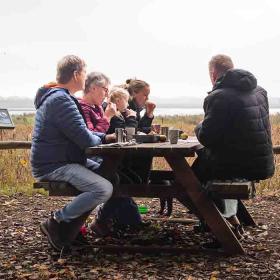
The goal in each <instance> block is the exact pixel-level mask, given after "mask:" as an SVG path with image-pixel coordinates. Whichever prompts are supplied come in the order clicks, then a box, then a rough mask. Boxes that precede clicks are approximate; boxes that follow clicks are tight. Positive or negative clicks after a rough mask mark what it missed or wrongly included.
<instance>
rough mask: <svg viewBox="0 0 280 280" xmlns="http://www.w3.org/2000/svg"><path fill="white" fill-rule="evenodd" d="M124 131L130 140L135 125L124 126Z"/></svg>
mask: <svg viewBox="0 0 280 280" xmlns="http://www.w3.org/2000/svg"><path fill="white" fill-rule="evenodd" d="M125 131H126V139H127V141H131V140H132V139H133V135H134V134H135V127H126V128H125Z"/></svg>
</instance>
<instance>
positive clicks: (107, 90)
mask: <svg viewBox="0 0 280 280" xmlns="http://www.w3.org/2000/svg"><path fill="white" fill-rule="evenodd" d="M100 87H101V88H103V89H104V91H105V93H106V94H107V93H108V92H109V89H108V88H106V87H102V86H100Z"/></svg>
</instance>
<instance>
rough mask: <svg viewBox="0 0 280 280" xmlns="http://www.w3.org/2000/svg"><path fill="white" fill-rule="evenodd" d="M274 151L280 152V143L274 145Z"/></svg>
mask: <svg viewBox="0 0 280 280" xmlns="http://www.w3.org/2000/svg"><path fill="white" fill-rule="evenodd" d="M273 152H274V154H280V145H279V146H273Z"/></svg>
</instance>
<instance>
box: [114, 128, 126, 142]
mask: <svg viewBox="0 0 280 280" xmlns="http://www.w3.org/2000/svg"><path fill="white" fill-rule="evenodd" d="M115 133H116V140H117V142H126V132H125V129H124V128H116V129H115Z"/></svg>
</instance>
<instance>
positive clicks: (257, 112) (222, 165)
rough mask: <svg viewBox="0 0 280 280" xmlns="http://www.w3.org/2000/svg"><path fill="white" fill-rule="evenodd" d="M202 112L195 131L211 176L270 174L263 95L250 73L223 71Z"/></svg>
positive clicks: (271, 163) (261, 176)
mask: <svg viewBox="0 0 280 280" xmlns="http://www.w3.org/2000/svg"><path fill="white" fill-rule="evenodd" d="M204 112H205V116H204V120H203V122H202V123H201V124H199V125H198V126H197V127H196V129H195V132H196V136H197V138H198V140H199V141H200V142H201V143H202V144H203V145H204V146H205V147H206V148H207V150H208V152H209V158H210V160H211V162H212V167H213V173H214V174H213V176H214V177H216V178H223V179H229V178H233V177H237V178H247V179H266V178H268V177H271V176H272V175H273V173H274V158H273V150H272V143H271V127H270V122H269V109H268V100H267V93H266V91H265V90H264V89H263V88H261V87H259V86H257V80H256V78H255V77H254V76H253V75H252V74H251V73H250V72H247V71H245V70H240V69H231V70H229V71H227V72H226V74H225V75H224V76H223V77H221V78H220V79H219V80H218V81H217V83H216V84H215V86H214V88H213V90H212V92H210V94H209V95H208V96H207V97H206V98H205V100H204Z"/></svg>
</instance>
